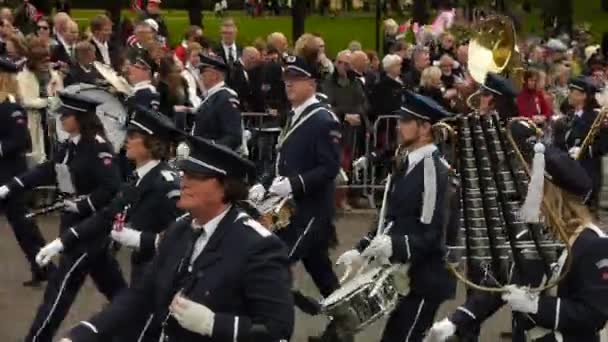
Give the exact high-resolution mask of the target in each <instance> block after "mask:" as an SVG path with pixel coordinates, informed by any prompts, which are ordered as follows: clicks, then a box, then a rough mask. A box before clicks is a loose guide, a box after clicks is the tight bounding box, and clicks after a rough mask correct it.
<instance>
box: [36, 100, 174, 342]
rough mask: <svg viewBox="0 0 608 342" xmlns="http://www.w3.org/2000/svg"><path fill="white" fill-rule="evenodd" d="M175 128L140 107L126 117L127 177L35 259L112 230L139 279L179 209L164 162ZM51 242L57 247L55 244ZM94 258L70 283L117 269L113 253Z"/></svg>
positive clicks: (98, 240) (101, 242) (71, 249)
mask: <svg viewBox="0 0 608 342" xmlns="http://www.w3.org/2000/svg"><path fill="white" fill-rule="evenodd" d="M176 133H177V131H176V130H175V127H174V125H173V123H172V122H171V120H170V119H169V118H167V117H165V116H164V115H162V114H160V113H155V112H152V111H149V110H147V109H145V108H139V109H138V111H136V112H135V116H134V117H133V118H132V119H131V121H130V122H129V126H128V137H127V143H126V153H127V157H128V158H129V160H131V161H132V162H133V163H134V164H135V167H136V169H135V171H134V173H133V176H132V177H131V179H129V181H127V182H126V183H124V184H123V185H122V186H121V189H120V191H119V192H118V195H117V196H116V197H115V198H114V199H113V200H112V202H111V203H110V204H109V205H108V206H107V207H105V208H104V209H103V210H100V211H98V212H97V213H96V214H95V215H94V216H92V217H91V218H88V219H86V220H84V221H83V222H81V223H80V224H78V225H76V226H74V227H72V228H71V229H69V230H66V231H64V232H63V233H62V234H61V235H60V236H59V237H58V238H57V239H56V240H55V241H53V242H51V243H50V244H49V245H48V247H45V248H43V249H42V250H41V251H40V253H38V256H37V260H39V262H40V263H41V264H43V265H45V264H46V263H47V262H49V261H50V260H51V258H52V257H53V256H55V255H56V254H58V253H63V254H70V253H77V251H78V250H79V249H82V248H83V247H84V246H86V247H88V248H87V250H90V249H92V248H101V249H105V248H107V247H108V242H109V239H108V238H107V237H108V235H109V234H110V231H111V236H112V239H114V241H116V242H118V243H120V244H121V245H123V246H127V247H129V248H132V249H133V253H132V254H131V286H133V285H134V284H136V283H137V282H138V281H140V280H141V277H142V275H143V273H144V269H145V267H146V266H147V265H148V264H150V263H151V261H152V258H153V257H154V254H155V251H156V243H157V241H158V239H159V235H158V234H159V233H161V232H163V231H164V230H165V228H167V227H168V226H169V225H170V224H171V223H172V222H173V221H175V219H176V218H177V217H178V216H179V215H180V213H181V212H180V210H179V209H177V206H176V205H177V200H178V199H179V194H180V192H179V179H178V175H177V174H176V173H175V172H174V171H171V168H170V167H169V165H167V163H166V160H167V158H168V155H169V149H170V141H171V140H172V139H173V138H174V137H175V136H176ZM55 245H59V246H60V248H55ZM97 257H98V258H99V260H94V259H93V256H91V257H89V259H88V262H86V263H83V264H81V266H80V267H78V268H75V269H74V270H73V272H72V273H73V274H72V278H71V279H72V280H71V284H72V285H71V286H72V287H73V288H77V289H78V288H80V287H81V286H82V284H83V283H84V280H85V279H86V276H87V275H88V274H89V273H95V272H97V273H99V272H104V273H109V274H120V269H118V268H117V266H118V263H117V262H116V260H114V258H113V257H108V255H107V254H106V253H103V254H99V255H97ZM91 267H95V269H94V270H93V269H92V268H91ZM75 292H76V291H74V293H75ZM134 320H135V318H134ZM145 323H146V321H145V318H144V319H143V320H141V322H140V323H139V324H137V323H135V321H134V322H133V324H132V326H133V327H138V328H140V330H141V328H142V327H143V326H144V325H145ZM130 333H135V334H139V330H137V329H134V331H127V332H125V333H124V334H126V335H128V334H130ZM121 335H122V334H121ZM137 336H138V335H135V336H131V338H127V337H124V338H125V341H135V340H137Z"/></svg>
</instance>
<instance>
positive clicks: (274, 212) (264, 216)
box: [251, 194, 296, 233]
mask: <svg viewBox="0 0 608 342" xmlns="http://www.w3.org/2000/svg"><path fill="white" fill-rule="evenodd" d="M251 204H252V205H253V207H254V208H255V209H256V210H257V211H258V213H259V218H258V221H259V222H260V223H261V224H262V225H263V226H264V227H266V229H268V230H270V231H272V232H275V233H276V232H277V231H279V230H282V229H285V228H287V226H289V224H290V223H291V219H292V217H293V215H294V214H295V211H296V206H295V202H294V200H293V198H292V197H291V196H288V197H281V196H278V195H274V194H268V195H266V196H265V197H264V198H263V199H262V200H261V201H259V202H255V203H254V202H252V203H251Z"/></svg>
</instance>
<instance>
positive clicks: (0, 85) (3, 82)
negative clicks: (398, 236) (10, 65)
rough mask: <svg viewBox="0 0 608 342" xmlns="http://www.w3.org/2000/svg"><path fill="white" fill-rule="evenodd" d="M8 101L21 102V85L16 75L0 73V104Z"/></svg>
mask: <svg viewBox="0 0 608 342" xmlns="http://www.w3.org/2000/svg"><path fill="white" fill-rule="evenodd" d="M7 99H8V100H10V101H17V102H19V100H20V97H19V85H18V84H17V78H16V77H15V74H11V73H8V72H0V102H4V101H6V100H7Z"/></svg>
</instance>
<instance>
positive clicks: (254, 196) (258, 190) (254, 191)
mask: <svg viewBox="0 0 608 342" xmlns="http://www.w3.org/2000/svg"><path fill="white" fill-rule="evenodd" d="M265 193H266V189H265V188H264V186H263V185H262V184H260V183H258V184H256V185H254V186H252V187H251V188H249V196H248V197H247V198H248V199H249V200H250V201H253V202H259V201H261V200H262V198H264V194H265Z"/></svg>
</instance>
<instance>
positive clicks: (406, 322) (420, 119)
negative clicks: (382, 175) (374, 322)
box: [337, 91, 454, 342]
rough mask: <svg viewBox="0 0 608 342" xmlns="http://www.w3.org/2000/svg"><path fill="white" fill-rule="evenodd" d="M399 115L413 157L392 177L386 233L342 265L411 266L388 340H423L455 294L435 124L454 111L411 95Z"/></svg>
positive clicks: (443, 167) (444, 184) (359, 248)
mask: <svg viewBox="0 0 608 342" xmlns="http://www.w3.org/2000/svg"><path fill="white" fill-rule="evenodd" d="M397 113H399V115H400V116H401V119H400V121H399V131H400V135H401V139H402V146H403V147H404V148H405V149H407V151H408V153H407V157H406V158H405V162H404V164H403V165H397V170H396V172H394V173H393V175H392V181H391V182H392V183H391V184H392V186H391V189H390V190H389V191H390V192H389V197H388V203H387V214H386V222H387V225H386V228H385V232H386V233H383V234H381V235H377V236H376V231H375V230H374V231H373V232H370V234H368V236H367V237H365V238H364V239H363V240H361V241H360V242H359V244H358V245H357V247H356V248H355V249H353V250H350V251H347V252H345V253H344V254H342V255H341V256H340V257H339V258H338V261H337V263H338V264H344V265H346V266H347V269H348V268H350V267H352V266H353V265H356V264H359V263H361V262H362V261H363V260H364V259H365V258H372V257H373V258H376V259H379V260H387V259H388V260H389V261H390V262H391V263H396V264H409V265H410V266H409V271H408V273H409V274H408V275H409V278H410V291H409V293H408V294H407V295H406V296H404V297H402V298H401V299H400V300H399V303H398V305H397V307H396V308H395V310H394V311H393V312H392V313H391V315H390V317H389V319H388V322H387V325H386V327H385V329H384V333H383V336H382V341H383V342H392V341H421V340H422V338H423V335H424V333H425V331H426V330H427V329H428V328H429V327H430V326H431V324H432V322H433V318H434V316H435V313H436V312H437V310H438V309H439V306H440V305H441V303H442V302H443V301H444V300H446V299H447V298H449V297H450V296H451V295H452V292H453V291H454V288H453V286H451V285H452V284H453V280H452V279H451V277H450V275H449V273H448V271H447V269H446V265H445V261H444V257H445V244H444V242H443V235H444V225H445V223H444V220H445V219H444V215H445V210H444V206H446V205H447V203H446V195H447V186H448V168H447V166H446V165H445V163H444V162H443V161H442V160H441V159H440V156H439V151H438V150H437V147H436V146H435V145H434V144H433V135H432V125H433V124H434V123H435V122H437V121H439V120H441V119H444V118H446V117H448V116H449V115H450V113H448V112H446V111H445V109H443V108H442V107H441V106H440V105H439V104H437V103H436V102H434V101H433V100H431V99H429V98H426V97H423V96H420V95H417V94H414V93H411V92H409V91H408V92H406V100H405V103H404V105H403V106H402V107H401V108H400V109H399V110H398V111H397Z"/></svg>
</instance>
